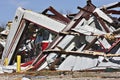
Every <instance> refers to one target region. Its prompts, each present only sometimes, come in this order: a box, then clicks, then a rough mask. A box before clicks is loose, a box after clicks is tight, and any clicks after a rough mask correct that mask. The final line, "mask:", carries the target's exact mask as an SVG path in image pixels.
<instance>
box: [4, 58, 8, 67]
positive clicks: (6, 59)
mask: <svg viewBox="0 0 120 80" xmlns="http://www.w3.org/2000/svg"><path fill="white" fill-rule="evenodd" d="M5 66H8V58H5Z"/></svg>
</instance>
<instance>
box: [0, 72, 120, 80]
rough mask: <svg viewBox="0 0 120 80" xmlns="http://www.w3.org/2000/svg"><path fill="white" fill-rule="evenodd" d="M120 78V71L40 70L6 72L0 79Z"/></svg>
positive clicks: (117, 79) (116, 79) (71, 79)
mask: <svg viewBox="0 0 120 80" xmlns="http://www.w3.org/2000/svg"><path fill="white" fill-rule="evenodd" d="M68 79H69V80H120V72H119V71H117V72H99V71H97V72H61V71H40V72H26V73H11V74H8V73H4V74H1V75H0V80H68Z"/></svg>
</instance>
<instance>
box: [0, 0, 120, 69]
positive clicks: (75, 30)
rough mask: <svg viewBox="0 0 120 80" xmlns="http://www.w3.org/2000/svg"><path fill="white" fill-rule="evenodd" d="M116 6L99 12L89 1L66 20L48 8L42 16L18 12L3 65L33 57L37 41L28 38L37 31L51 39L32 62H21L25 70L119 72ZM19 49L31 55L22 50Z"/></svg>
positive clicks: (119, 22)
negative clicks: (6, 61) (28, 54)
mask: <svg viewBox="0 0 120 80" xmlns="http://www.w3.org/2000/svg"><path fill="white" fill-rule="evenodd" d="M119 4H120V2H115V3H112V4H108V5H104V6H102V7H100V8H98V7H96V6H95V5H94V4H92V1H91V0H88V1H87V4H86V6H85V7H83V8H81V7H78V9H79V10H80V11H79V12H78V13H75V14H68V15H66V16H65V15H62V14H61V13H59V12H58V11H56V10H55V9H54V8H53V7H51V6H50V7H49V8H47V9H45V10H44V11H43V12H42V13H36V12H33V11H29V10H25V9H22V8H18V10H17V11H16V14H15V18H14V20H13V25H12V29H11V30H10V33H9V36H8V38H7V42H6V46H5V49H4V51H3V56H2V60H3V61H2V64H4V59H5V58H6V57H7V58H8V59H9V64H13V63H14V62H15V55H17V54H21V55H23V54H26V53H32V54H36V50H37V47H36V45H35V43H34V42H35V40H36V37H35V39H33V40H31V38H30V37H32V35H33V34H34V32H36V30H37V31H38V32H37V33H40V32H39V30H42V29H43V30H42V31H44V30H47V31H49V32H50V33H49V34H51V36H52V39H50V41H49V40H48V39H47V41H48V42H49V45H48V46H47V48H45V50H41V49H39V53H38V54H37V55H34V59H31V58H32V57H33V56H32V57H31V56H27V57H28V59H29V60H27V61H28V62H27V61H24V64H22V65H21V66H24V67H26V66H27V68H26V69H25V70H42V69H50V70H69V71H71V70H73V71H78V70H98V69H106V68H108V67H110V68H117V69H119V67H120V62H119V61H120V35H119V34H120V28H119V27H120V17H113V15H115V14H117V15H120V11H118V10H114V8H119V7H120V6H119ZM48 11H50V12H51V13H52V14H49V13H47V12H48ZM31 24H32V25H31ZM32 27H34V28H35V30H34V31H33V33H32V34H31V33H30V36H28V35H26V34H29V33H28V32H27V30H29V29H31V28H32ZM49 36H50V35H49ZM26 37H28V38H26ZM24 40H25V43H24ZM32 41H33V42H32ZM27 42H28V43H29V42H30V45H31V47H30V46H28V44H27V45H25V44H26V43H27ZM22 45H25V47H26V48H27V49H29V50H30V51H31V52H28V51H29V50H28V51H25V50H23V49H22V48H24V47H22V48H21V46H22ZM39 47H41V44H40V45H39ZM19 50H21V51H20V52H19ZM23 59H25V58H24V57H23Z"/></svg>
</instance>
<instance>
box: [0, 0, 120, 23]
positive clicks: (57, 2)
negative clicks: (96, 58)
mask: <svg viewBox="0 0 120 80" xmlns="http://www.w3.org/2000/svg"><path fill="white" fill-rule="evenodd" d="M118 1H120V0H92V3H93V4H94V5H95V6H97V7H100V6H102V5H106V4H109V3H113V2H118ZM85 4H86V0H0V24H1V23H4V24H5V23H7V22H8V21H10V20H13V17H14V14H15V11H16V9H17V8H18V7H19V6H21V7H23V8H25V9H30V10H32V11H36V12H42V11H43V10H44V9H46V8H48V7H49V6H53V7H54V8H55V9H56V10H57V11H63V12H65V11H71V12H72V13H75V12H77V11H78V9H77V6H80V7H83V6H84V5H85Z"/></svg>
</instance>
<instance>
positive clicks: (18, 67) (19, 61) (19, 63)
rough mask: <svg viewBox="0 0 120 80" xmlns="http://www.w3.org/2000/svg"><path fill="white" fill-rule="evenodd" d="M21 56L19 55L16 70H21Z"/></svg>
mask: <svg viewBox="0 0 120 80" xmlns="http://www.w3.org/2000/svg"><path fill="white" fill-rule="evenodd" d="M20 65H21V56H20V55H17V70H16V72H21V66H20Z"/></svg>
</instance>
